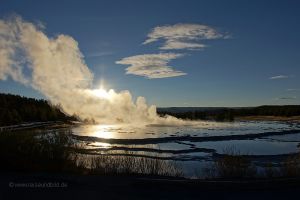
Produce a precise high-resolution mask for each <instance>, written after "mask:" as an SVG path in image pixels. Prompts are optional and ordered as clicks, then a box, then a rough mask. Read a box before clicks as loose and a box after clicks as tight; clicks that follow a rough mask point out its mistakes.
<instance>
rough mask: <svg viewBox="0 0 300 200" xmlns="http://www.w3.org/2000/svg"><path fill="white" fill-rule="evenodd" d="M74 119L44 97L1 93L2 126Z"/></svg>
mask: <svg viewBox="0 0 300 200" xmlns="http://www.w3.org/2000/svg"><path fill="white" fill-rule="evenodd" d="M71 119H74V118H73V117H71V116H68V115H66V114H65V113H63V112H62V110H61V109H60V108H59V106H55V105H51V104H50V103H49V102H47V101H46V100H43V99H39V100H38V99H34V98H27V97H21V96H20V95H13V94H3V93H0V126H6V125H13V124H20V123H24V122H36V121H39V122H41V121H66V120H71Z"/></svg>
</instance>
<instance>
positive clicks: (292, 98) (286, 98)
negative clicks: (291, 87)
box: [276, 97, 297, 100]
mask: <svg viewBox="0 0 300 200" xmlns="http://www.w3.org/2000/svg"><path fill="white" fill-rule="evenodd" d="M276 99H277V100H295V99H297V97H278V98H276Z"/></svg>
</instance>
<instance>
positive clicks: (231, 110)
mask: <svg viewBox="0 0 300 200" xmlns="http://www.w3.org/2000/svg"><path fill="white" fill-rule="evenodd" d="M157 113H158V114H159V115H161V116H163V115H172V116H174V117H177V118H181V119H191V120H196V119H213V120H217V121H232V120H234V118H235V117H240V116H284V117H291V116H300V105H280V106H276V105H265V106H258V107H228V108H227V107H169V108H157Z"/></svg>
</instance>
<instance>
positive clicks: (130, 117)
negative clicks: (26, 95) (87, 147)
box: [0, 16, 183, 124]
mask: <svg viewBox="0 0 300 200" xmlns="http://www.w3.org/2000/svg"><path fill="white" fill-rule="evenodd" d="M25 72H26V73H25ZM28 72H29V73H28ZM8 77H11V78H12V79H13V80H14V81H17V82H20V83H22V84H26V85H29V86H31V87H33V88H34V89H36V90H38V91H40V92H41V93H42V94H44V95H45V96H46V97H47V98H48V99H49V100H50V101H51V102H52V103H53V104H60V105H61V107H62V108H63V110H64V111H65V112H66V113H68V114H70V115H72V114H76V115H78V116H79V117H81V118H82V119H85V118H88V119H91V118H92V119H94V120H96V121H97V122H99V123H120V122H123V123H139V124H149V123H159V124H172V123H176V124H177V123H183V121H181V120H178V119H176V118H173V117H168V118H161V117H158V116H157V114H156V107H155V106H150V107H148V106H147V104H146V100H145V98H143V97H138V98H137V100H136V103H134V102H133V99H132V96H131V94H130V92H129V91H121V92H119V93H117V92H115V91H114V90H109V91H108V92H106V91H102V93H103V94H105V95H108V96H107V97H108V98H103V97H101V94H100V96H99V93H98V92H99V91H97V89H96V90H95V89H92V82H93V73H92V72H91V71H90V70H89V68H88V67H87V65H86V64H85V62H84V59H83V55H82V53H81V52H80V50H79V48H78V43H77V41H76V40H74V39H73V38H72V37H70V36H68V35H63V34H60V35H57V36H56V37H53V38H52V37H48V36H47V35H46V34H45V33H44V32H43V27H41V26H38V25H35V24H33V23H30V22H26V21H24V20H23V19H22V18H21V17H18V16H14V17H12V18H10V19H7V20H0V79H1V80H6V79H7V78H8ZM97 94H98V95H97Z"/></svg>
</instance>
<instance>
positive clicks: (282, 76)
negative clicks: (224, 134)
mask: <svg viewBox="0 0 300 200" xmlns="http://www.w3.org/2000/svg"><path fill="white" fill-rule="evenodd" d="M0 4H1V6H0V17H1V18H4V17H7V16H9V15H11V14H13V13H15V14H18V15H20V16H22V18H23V19H25V20H27V21H31V22H42V23H43V24H44V25H45V27H46V29H45V33H46V34H47V35H48V36H52V37H55V35H58V34H67V35H70V36H72V37H73V38H74V39H75V40H77V42H78V43H79V47H80V50H81V52H82V53H83V55H84V56H85V62H86V63H87V65H88V66H89V68H90V70H91V71H92V72H93V73H94V76H95V83H94V84H95V85H97V84H99V82H100V80H103V81H104V84H105V86H106V88H107V89H109V88H113V89H115V90H116V91H120V90H130V91H131V92H132V94H133V95H134V96H135V97H136V96H144V97H146V99H147V101H148V102H149V104H156V105H158V106H254V105H262V104H299V103H300V100H299V98H300V79H299V77H300V38H299V35H300V26H299V21H300V13H299V7H300V2H299V1H296V0H295V1H262V0H260V1H245V0H244V1H243V0H240V1H230V0H228V1H221V0H219V1H211V0H210V1H200V0H195V1H192V0H190V1H184V0H182V1H175V0H172V1H168V0H165V1H156V0H151V1H130V0H128V1H121V0H119V1H114V0H110V1H74V0H73V1H15V0H1V3H0ZM178 24H194V25H205V26H207V27H210V28H211V29H212V30H216V31H217V32H218V33H220V34H221V35H222V36H220V37H217V38H214V39H204V40H197V41H195V40H192V41H190V40H188V42H194V44H204V45H206V47H205V48H196V49H189V48H180V49H176V48H169V49H162V47H163V46H164V45H165V44H166V41H167V39H168V37H167V36H164V37H161V38H159V39H157V41H154V42H151V43H149V44H143V42H145V41H146V40H147V39H149V37H147V36H149V34H150V33H151V32H153V29H154V28H155V27H172V28H174V27H175V26H176V25H178ZM172 30H173V29H172ZM167 34H168V33H167ZM169 39H170V38H169ZM198 39H199V38H198ZM173 42H174V41H173ZM165 53H172V54H181V55H182V56H181V57H178V58H175V59H172V60H168V63H167V64H166V65H167V66H170V67H171V69H172V70H177V71H180V72H183V73H184V74H186V75H182V76H175V77H168V78H150V79H149V77H145V76H140V75H136V74H126V68H128V67H130V65H125V64H117V63H116V62H117V61H121V60H122V59H124V58H128V57H132V56H136V55H145V54H165ZM271 77H273V78H271ZM0 91H1V92H9V93H16V94H21V95H25V96H30V97H37V98H43V96H42V94H40V93H38V92H36V91H34V90H33V89H31V88H29V87H26V86H22V85H20V84H18V83H15V82H13V81H12V80H7V81H0Z"/></svg>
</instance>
